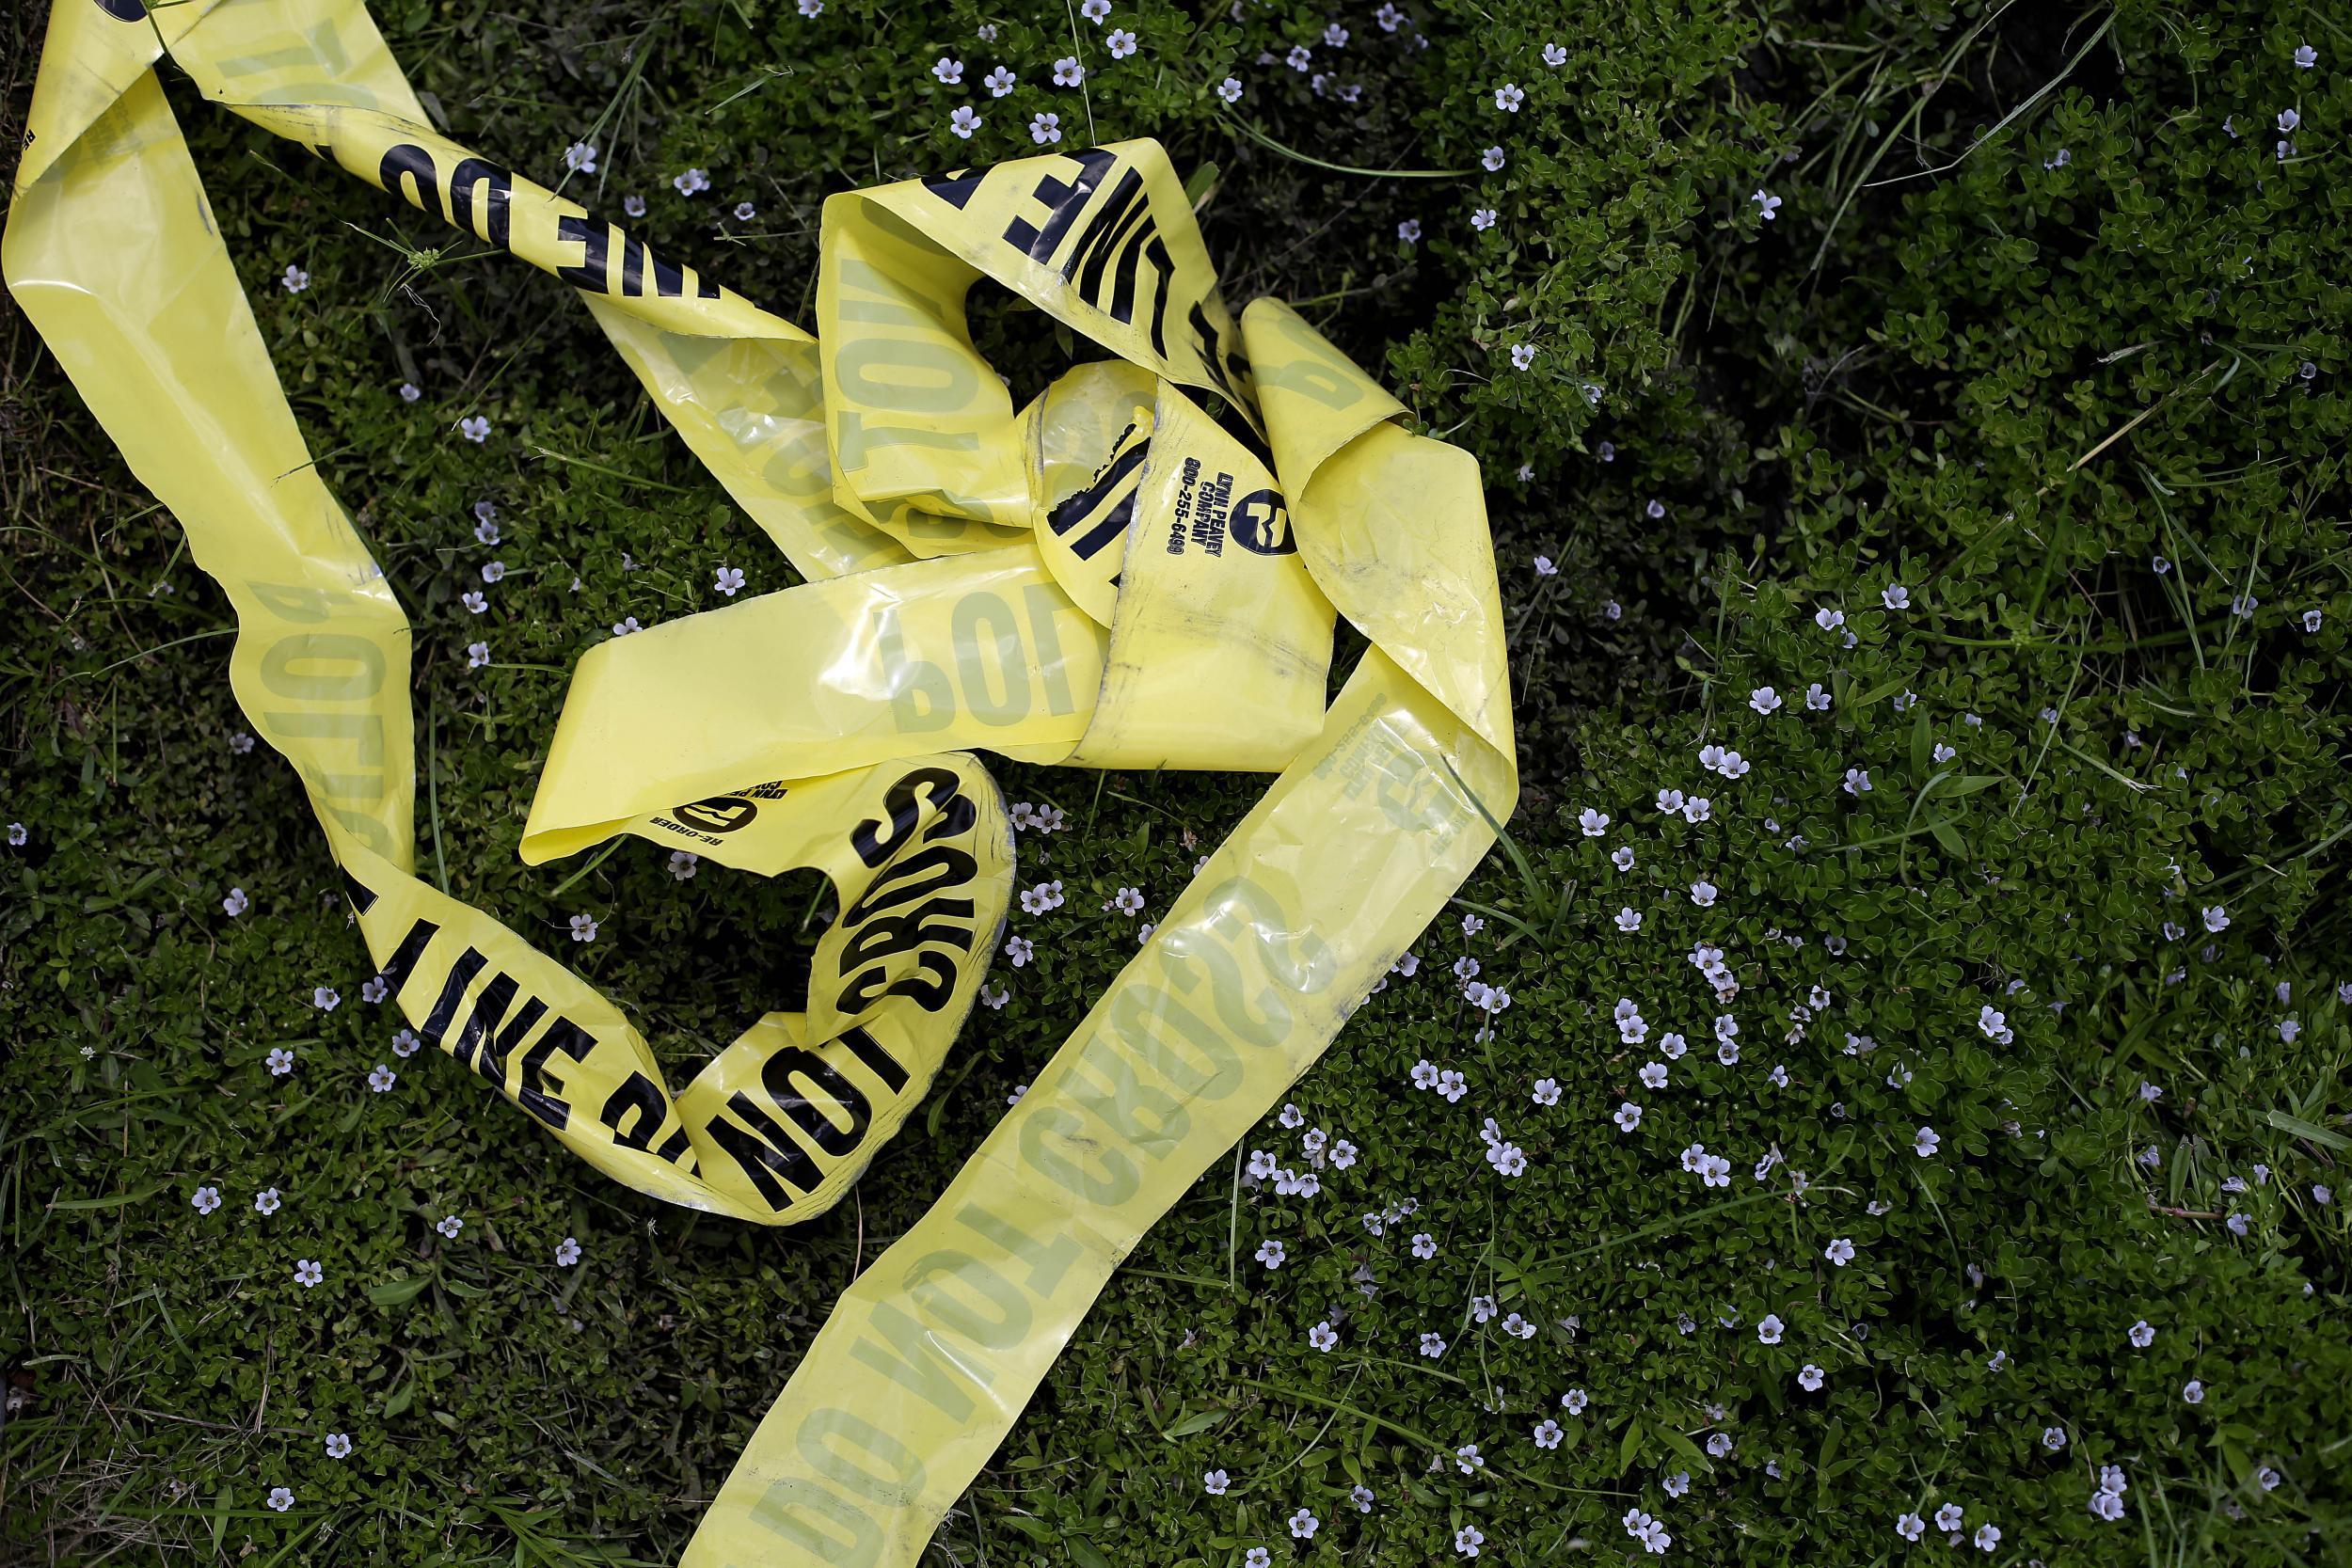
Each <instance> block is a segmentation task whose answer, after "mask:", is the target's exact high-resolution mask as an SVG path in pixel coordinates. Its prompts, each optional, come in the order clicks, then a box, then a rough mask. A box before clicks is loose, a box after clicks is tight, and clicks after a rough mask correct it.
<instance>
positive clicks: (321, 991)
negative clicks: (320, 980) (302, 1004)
mask: <svg viewBox="0 0 2352 1568" xmlns="http://www.w3.org/2000/svg"><path fill="white" fill-rule="evenodd" d="M342 1000H343V999H342V995H341V994H340V993H339V992H337V991H336V990H335V989H334V988H333V987H332V986H320V987H319V988H318V989H316V990H313V991H311V992H310V1006H313V1007H316V1008H317V1009H318V1010H319V1011H320V1012H323V1013H331V1012H333V1011H334V1010H335V1009H336V1008H337V1007H338V1006H342Z"/></svg>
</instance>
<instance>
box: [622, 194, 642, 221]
mask: <svg viewBox="0 0 2352 1568" xmlns="http://www.w3.org/2000/svg"><path fill="white" fill-rule="evenodd" d="M621 211H622V212H623V213H625V214H628V216H630V217H633V218H642V217H644V215H645V198H644V197H642V196H634V195H631V196H625V197H623V198H621Z"/></svg>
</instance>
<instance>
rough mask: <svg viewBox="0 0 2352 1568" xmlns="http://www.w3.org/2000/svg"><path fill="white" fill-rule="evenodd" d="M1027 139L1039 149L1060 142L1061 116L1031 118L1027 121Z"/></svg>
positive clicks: (1044, 115) (1047, 115)
mask: <svg viewBox="0 0 2352 1568" xmlns="http://www.w3.org/2000/svg"><path fill="white" fill-rule="evenodd" d="M1029 139H1030V140H1031V141H1033V142H1035V143H1037V144H1038V146H1040V147H1043V146H1045V145H1047V144H1048V143H1051V142H1057V141H1059V140H1061V116H1059V115H1049V114H1040V115H1036V116H1033V117H1032V118H1031V119H1030V120H1029Z"/></svg>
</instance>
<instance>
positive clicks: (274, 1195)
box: [253, 1187, 285, 1214]
mask: <svg viewBox="0 0 2352 1568" xmlns="http://www.w3.org/2000/svg"><path fill="white" fill-rule="evenodd" d="M284 1201H285V1200H284V1199H283V1198H281V1197H280V1196H278V1189H277V1188H275V1187H263V1188H262V1190H261V1191H260V1192H258V1193H255V1194H254V1195H253V1212H255V1213H257V1214H275V1213H276V1212H278V1209H279V1207H280V1206H281V1205H282V1204H283V1203H284Z"/></svg>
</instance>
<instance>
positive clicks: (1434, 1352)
mask: <svg viewBox="0 0 2352 1568" xmlns="http://www.w3.org/2000/svg"><path fill="white" fill-rule="evenodd" d="M1421 1353H1422V1354H1423V1355H1425V1356H1427V1357H1428V1358H1429V1359H1430V1360H1432V1361H1435V1360H1437V1359H1438V1357H1439V1356H1441V1355H1443V1354H1445V1338H1444V1337H1443V1336H1441V1335H1437V1334H1423V1335H1422V1337H1421Z"/></svg>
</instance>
